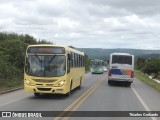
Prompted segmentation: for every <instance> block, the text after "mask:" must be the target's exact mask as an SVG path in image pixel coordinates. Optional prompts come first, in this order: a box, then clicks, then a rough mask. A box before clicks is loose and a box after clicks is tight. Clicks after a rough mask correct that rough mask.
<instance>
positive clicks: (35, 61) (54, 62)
mask: <svg viewBox="0 0 160 120" xmlns="http://www.w3.org/2000/svg"><path fill="white" fill-rule="evenodd" d="M25 72H26V73H27V74H28V75H31V76H37V77H57V76H62V75H64V74H65V72H66V62H65V56H64V55H28V57H27V58H26V67H25Z"/></svg>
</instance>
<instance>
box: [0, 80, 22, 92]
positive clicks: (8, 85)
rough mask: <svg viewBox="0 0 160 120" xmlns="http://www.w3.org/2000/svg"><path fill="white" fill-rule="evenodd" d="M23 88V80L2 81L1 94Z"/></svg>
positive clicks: (0, 85)
mask: <svg viewBox="0 0 160 120" xmlns="http://www.w3.org/2000/svg"><path fill="white" fill-rule="evenodd" d="M22 86H23V78H12V79H0V92H2V91H6V90H10V89H14V88H18V87H22Z"/></svg>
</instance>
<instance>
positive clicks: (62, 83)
mask: <svg viewBox="0 0 160 120" xmlns="http://www.w3.org/2000/svg"><path fill="white" fill-rule="evenodd" d="M64 84H65V80H62V81H60V82H59V83H58V84H56V85H55V87H61V86H63V85H64Z"/></svg>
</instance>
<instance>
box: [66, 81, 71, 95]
mask: <svg viewBox="0 0 160 120" xmlns="http://www.w3.org/2000/svg"><path fill="white" fill-rule="evenodd" d="M71 90H72V82H71V84H70V89H69V92H68V93H67V94H66V95H67V96H70V95H71Z"/></svg>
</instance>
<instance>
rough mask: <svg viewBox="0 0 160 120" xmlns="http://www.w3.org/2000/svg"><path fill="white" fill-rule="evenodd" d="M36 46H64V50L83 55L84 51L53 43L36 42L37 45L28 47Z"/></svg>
mask: <svg viewBox="0 0 160 120" xmlns="http://www.w3.org/2000/svg"><path fill="white" fill-rule="evenodd" d="M37 46H54V47H64V48H65V50H66V51H70V52H73V53H77V54H80V55H84V52H81V51H79V50H76V49H74V48H71V47H69V46H67V45H54V44H37V45H29V46H28V48H29V47H37Z"/></svg>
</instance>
